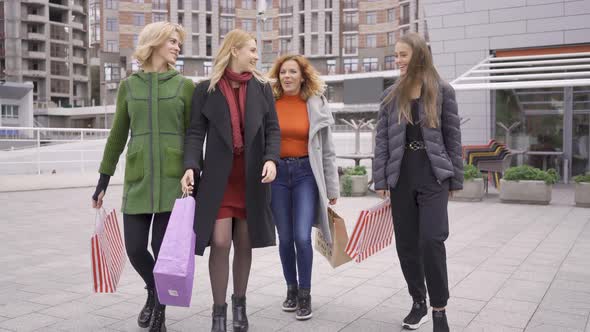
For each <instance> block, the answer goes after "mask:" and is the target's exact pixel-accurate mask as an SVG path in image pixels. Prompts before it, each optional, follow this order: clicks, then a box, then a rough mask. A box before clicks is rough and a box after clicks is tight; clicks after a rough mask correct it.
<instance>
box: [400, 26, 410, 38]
mask: <svg viewBox="0 0 590 332" xmlns="http://www.w3.org/2000/svg"><path fill="white" fill-rule="evenodd" d="M401 31H402V36H403V35H405V34H406V33H408V32H409V31H410V27H405V28H402V30H401Z"/></svg>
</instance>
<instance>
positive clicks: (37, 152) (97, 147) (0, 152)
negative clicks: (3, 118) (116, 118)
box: [0, 127, 110, 175]
mask: <svg viewBox="0 0 590 332" xmlns="http://www.w3.org/2000/svg"><path fill="white" fill-rule="evenodd" d="M109 131H110V130H109V129H83V128H37V127H0V174H3V175H14V174H51V173H57V172H59V173H71V172H77V173H79V172H82V173H85V172H86V171H93V172H96V170H97V169H98V164H99V163H100V161H101V158H102V153H103V150H104V144H105V143H106V142H105V139H106V138H107V136H108V133H109ZM65 143H69V144H65Z"/></svg>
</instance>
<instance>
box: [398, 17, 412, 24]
mask: <svg viewBox="0 0 590 332" xmlns="http://www.w3.org/2000/svg"><path fill="white" fill-rule="evenodd" d="M406 24H410V18H409V17H401V18H400V19H399V25H406Z"/></svg>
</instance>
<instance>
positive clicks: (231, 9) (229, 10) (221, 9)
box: [219, 6, 236, 15]
mask: <svg viewBox="0 0 590 332" xmlns="http://www.w3.org/2000/svg"><path fill="white" fill-rule="evenodd" d="M219 12H220V13H221V14H224V15H235V14H236V9H235V8H234V7H225V6H219Z"/></svg>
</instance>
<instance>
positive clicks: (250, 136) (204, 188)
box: [181, 30, 281, 331]
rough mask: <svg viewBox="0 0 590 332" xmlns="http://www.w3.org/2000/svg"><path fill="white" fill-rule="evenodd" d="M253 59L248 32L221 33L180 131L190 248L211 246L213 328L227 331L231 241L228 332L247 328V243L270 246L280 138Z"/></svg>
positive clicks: (268, 92)
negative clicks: (192, 201)
mask: <svg viewBox="0 0 590 332" xmlns="http://www.w3.org/2000/svg"><path fill="white" fill-rule="evenodd" d="M257 60H258V55H257V49H256V41H255V39H254V38H253V37H252V36H251V35H250V34H248V33H246V32H244V31H241V30H233V31H231V32H229V33H228V34H227V35H226V36H225V38H224V42H223V44H222V45H221V48H220V50H219V52H218V54H217V56H216V58H215V63H214V68H213V73H212V75H211V79H210V80H207V81H204V82H201V83H199V84H198V85H197V87H196V88H195V92H194V95H193V101H192V102H193V104H192V112H191V122H190V126H189V129H188V131H187V133H186V137H185V149H184V151H185V154H184V166H185V168H186V172H185V175H184V177H183V179H182V180H181V182H182V186H183V190H184V191H185V192H186V191H188V192H191V193H192V191H193V188H195V189H196V209H195V224H194V229H195V233H196V235H197V243H196V248H195V251H196V254H197V255H202V254H203V251H204V250H205V248H206V247H207V246H208V245H211V253H210V256H209V275H210V278H211V288H212V291H213V301H214V304H213V327H212V331H225V330H226V311H227V304H226V292H227V283H228V277H229V252H230V247H231V242H232V239H233V243H234V261H233V282H234V295H233V296H232V309H233V310H232V312H233V330H234V331H247V329H248V320H247V318H246V297H245V294H246V288H247V285H248V277H249V273H250V265H251V262H252V248H260V247H267V246H272V245H275V244H276V240H275V229H274V224H273V221H272V215H271V210H270V182H272V181H273V180H274V178H275V175H276V163H277V162H278V160H279V153H280V141H281V138H280V131H279V126H278V121H277V114H276V111H275V104H274V97H273V94H272V90H271V87H270V85H269V84H267V83H266V81H265V80H264V79H263V77H262V75H260V74H259V73H258V72H257V71H256V69H255V64H256V61H257ZM205 136H206V137H207V139H206V146H205V147H203V143H204V142H205ZM203 150H205V152H204V154H205V158H204V160H201V156H202V155H203ZM195 184H196V185H195Z"/></svg>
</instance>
